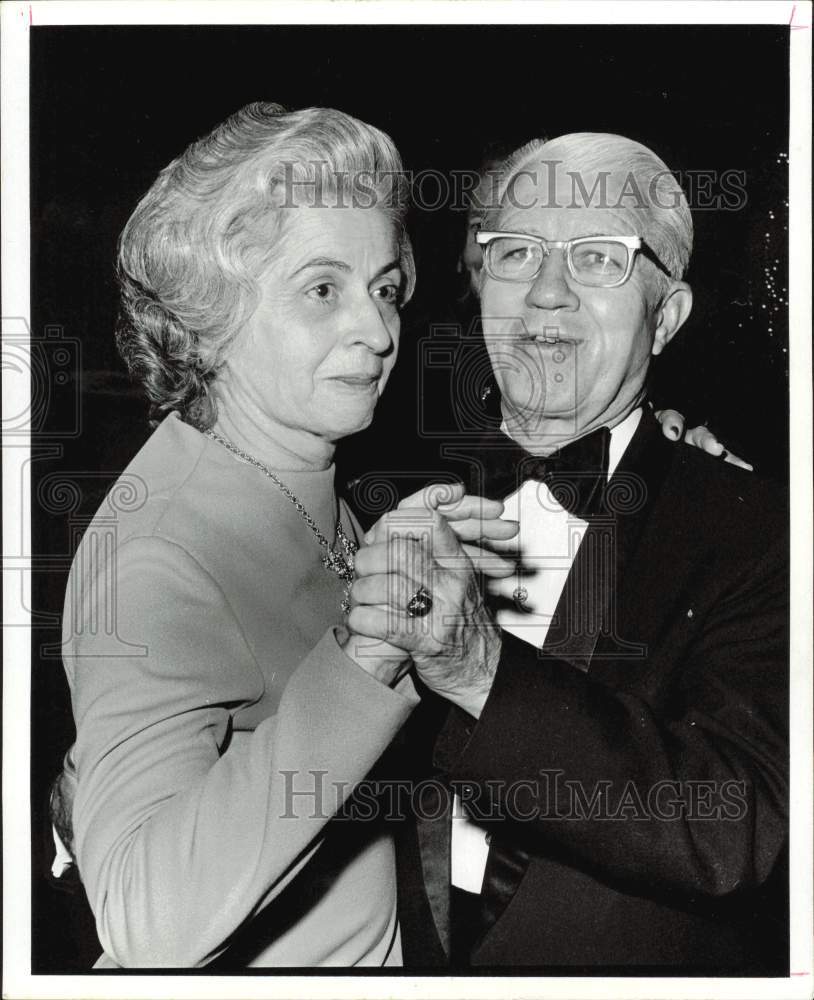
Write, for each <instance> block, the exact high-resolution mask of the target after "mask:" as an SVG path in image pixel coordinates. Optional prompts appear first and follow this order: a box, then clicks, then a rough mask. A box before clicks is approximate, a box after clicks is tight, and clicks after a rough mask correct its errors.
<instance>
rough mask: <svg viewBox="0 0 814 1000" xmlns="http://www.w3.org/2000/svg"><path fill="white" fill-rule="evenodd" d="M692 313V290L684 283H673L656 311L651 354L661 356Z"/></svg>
mask: <svg viewBox="0 0 814 1000" xmlns="http://www.w3.org/2000/svg"><path fill="white" fill-rule="evenodd" d="M691 312H692V289H691V288H690V286H689V285H688V284H687V283H686V281H674V282H673V284H672V285H671V286H670V289H669V291H668V292H667V294H666V295H665V296H664V298H663V299H662V300H661V304H660V305H659V307H658V309H657V310H656V330H655V334H654V337H653V347H652V348H651V352H650V353H651V354H654V355H655V354H661V352H662V351H663V350H664V348H665V347H666V346H667V345H668V344H669V343H670V341H671V340H672V339H673V337H674V336H675V335H676V334H677V333H678V331H679V330H680V329H681V327H682V326H683V325H684V323H685V322H686V321H687V317H688V316H689V315H690V313H691Z"/></svg>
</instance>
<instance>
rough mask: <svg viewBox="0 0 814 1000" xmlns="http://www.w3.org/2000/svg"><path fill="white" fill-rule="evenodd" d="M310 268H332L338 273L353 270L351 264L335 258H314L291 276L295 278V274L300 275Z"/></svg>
mask: <svg viewBox="0 0 814 1000" xmlns="http://www.w3.org/2000/svg"><path fill="white" fill-rule="evenodd" d="M309 267H332V268H335V269H336V270H337V271H350V270H352V268H351V266H350V264H348V263H347V262H346V261H344V260H336V259H335V258H333V257H312V258H311V259H310V260H307V261H306V262H305V263H304V264H301V265H300V266H299V267H298V268H297V269H296V271H292V273H291V276H292V277H294V275H295V274H299V273H300V271H305V270H307V269H308V268H309Z"/></svg>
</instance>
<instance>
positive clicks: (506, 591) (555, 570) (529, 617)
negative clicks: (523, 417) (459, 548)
mask: <svg viewBox="0 0 814 1000" xmlns="http://www.w3.org/2000/svg"><path fill="white" fill-rule="evenodd" d="M641 416H642V411H641V408H639V409H636V410H634V411H633V412H632V413H630V414H628V416H627V417H625V419H624V420H623V421H622V422H621V423H620V424H617V426H616V427H614V428H612V430H611V439H610V452H609V456H608V476H609V477H610V476H612V475H613V473H614V471H615V469H616V466H617V465H618V464H619V461H620V459H621V457H622V455H623V454H624V452H625V450H626V449H627V446H628V445H629V444H630V441H631V439H632V438H633V435H634V433H635V431H636V428H637V427H638V426H639V420H640V419H641ZM505 504H506V509H505V511H504V513H503V517H504V518H508V519H511V520H513V521H519V522H520V533H519V536H518V539H517V540H515V541H516V542H517V543H518V545H519V552H520V560H519V561H520V563H521V565H522V566H523V568H524V572H523V575H522V576H519V575H518V576H510V577H507V578H506V579H504V580H489V581H488V589H489V592H490V593H491V594H493V595H499V596H501V597H504V598H506V599H507V600H506V601H505V605H507V606H505V607H503V608H501V609H500V610H499V611H498V613H497V623H498V625H500V627H501V628H502V629H505V631H507V632H511V633H512V635H515V636H517V637H518V638H519V639H522V640H523V641H524V642H528V643H529V644H530V645H532V646H535V647H536V648H537V649H540V648H542V646H543V644H544V643H545V640H546V635H547V634H548V627H549V625H550V624H551V620H552V618H553V616H554V612H555V610H556V608H557V603H558V601H559V599H560V595H561V594H562V591H563V587H564V586H565V581H566V579H567V577H568V574H569V572H570V571H571V566H572V564H573V562H574V558H575V556H576V554H577V551H578V549H579V546H580V544H581V543H582V539H583V537H584V535H585V530H586V529H587V527H588V523H587V521H583V520H581V519H580V518H578V517H576V516H575V515H573V514H569V512H568V511H567V510H565V508H563V507H562V506H561V505H560V504H559V503H558V502H557V500H555V499H554V496H553V494H552V493H551V491H550V490H549V488H548V486H547V485H546V484H545V483H541V482H538V481H536V480H531V479H529V480H526V482H524V483H523V484H522V486H521V487H520V489H519V490H516V491H515V492H514V493H512V494H510V495H509V496H508V497H507V498H506V500H505ZM521 587H522V588H523V589H524V591H525V594H524V596H523V601H522V605H523V609H524V610H520V609H516V606H515V601H516V598H517V596H518V594H519V593H520V591H519V588H521ZM509 738H511V735H510V734H509ZM488 854H489V843H488V837H487V834H486V831H485V830H484V829H483V828H482V827H481V826H479V825H478V824H477V823H475V822H473V821H472V820H471V819H469V817H468V816H467V815H466V814H465V812H464V809H463V807H462V805H461V801H460V798H459V797H458V796H457V795H456V796H455V798H454V804H453V814H452V884H453V885H456V886H458V887H459V888H460V889H466V890H467V891H468V892H480V891H481V887H482V885H483V874H484V871H485V870H486V858H487V855H488Z"/></svg>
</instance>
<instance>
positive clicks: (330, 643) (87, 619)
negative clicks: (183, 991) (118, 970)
mask: <svg viewBox="0 0 814 1000" xmlns="http://www.w3.org/2000/svg"><path fill="white" fill-rule="evenodd" d="M116 580H117V601H116V607H117V609H118V611H117V617H116V621H115V632H116V637H117V641H116V642H115V643H114V644H112V645H111V642H110V637H109V635H103V634H102V633H103V632H104V631H105V630H104V629H100V628H99V627H98V619H97V618H96V617H95V615H94V611H93V606H94V603H95V601H96V595H95V594H94V584H93V581H88V582H86V584H85V585H84V593H80V594H79V595H78V597H75V598H74V604H73V606H72V607H71V608H70V609H69V610H68V612H67V615H68V616H69V617H70V620H71V622H72V625H71V628H70V637H69V641H68V643H67V646H66V647H65V649H66V654H67V656H68V657H69V658H70V666H69V671H72V672H73V677H74V683H73V703H74V715H75V718H76V726H77V742H76V746H75V750H74V759H75V763H76V771H77V787H76V794H75V800H74V807H73V825H74V833H75V843H76V854H77V863H78V866H79V870H80V873H81V876H82V879H83V882H84V885H85V888H86V890H87V894H88V899H89V901H90V903H91V906H92V908H93V911H94V914H95V916H96V922H97V930H98V933H99V937H100V940H101V942H102V945H103V947H104V949H105V951H106V952H107V954H108V955H109V956H110V957H112V958H113V959H114V960H115V961H116V962H118V963H119V964H120V965H122V966H125V967H145V966H148V967H149V966H151V967H171V966H174V967H193V966H199V965H204V964H206V963H208V962H209V961H211V960H212V959H213V958H214V957H216V956H217V954H218V953H219V952H220V951H222V950H223V948H224V947H225V946H226V944H227V943H228V940H229V938H230V936H231V935H232V934H233V933H234V932H235V931H236V930H237V929H238V928H239V927H240V926H241V925H242V924H244V922H245V921H247V920H249V919H250V918H251V917H252V916H253V914H255V913H256V912H257V911H258V910H260V909H261V908H262V907H264V906H265V905H267V904H268V903H269V902H270V901H271V900H272V899H273V898H274V897H275V895H277V894H278V893H279V892H280V891H281V890H282V888H283V887H284V886H285V885H286V884H287V883H288V882H289V881H290V880H291V879H292V878H293V877H294V875H295V874H296V873H297V872H298V871H299V870H300V869H301V868H302V867H303V865H305V864H306V863H307V861H308V858H309V857H310V856H311V854H312V853H313V852H314V851H315V850H316V849H318V846H319V843H320V835H321V832H322V829H323V827H324V825H325V823H326V822H327V821H328V820H329V819H330V816H331V814H332V812H333V811H335V810H336V808H337V807H338V806H339V805H340V804H341V802H342V800H343V798H344V797H347V796H348V795H349V794H350V792H351V791H352V789H353V787H354V785H355V783H357V782H359V781H360V780H361V779H362V778H363V777H364V776H365V774H366V773H367V772H368V770H369V769H370V768H371V767H372V765H373V764H374V763H375V761H376V759H377V758H378V757H379V755H380V754H381V753H382V751H383V750H384V749H385V748H386V747H387V745H388V744H389V742H390V741H391V739H392V738H393V736H394V735H395V733H396V732H397V731H398V729H399V728H400V727H401V725H402V724H403V722H404V721H405V720H406V718H407V717H408V715H409V714H410V712H411V710H412V708H413V707H414V706H415V704H416V703H417V701H418V698H417V696H416V695H415V692H414V690H412V689H410V688H405V687H404V686H403V685H402V686H400V688H399V690H398V691H396V690H391V689H390V688H388V687H386V686H385V685H383V684H381V683H379V682H378V681H376V680H374V679H373V678H372V677H370V676H369V675H368V674H367V673H366V672H365V671H364V670H362V669H361V668H360V667H358V666H357V665H356V664H355V663H354V662H353V661H351V660H350V659H349V658H348V657H346V656H345V654H344V653H343V652H342V650H341V649H340V648H339V646H338V644H337V642H336V638H335V636H334V634H333V631H332V630H328V631H327V632H326V633H325V634H324V635H323V637H322V639H321V640H320V641H319V642H318V644H317V645H316V647H315V648H314V649H313V650H312V651H311V652H310V653H309V654H308V655H307V656H306V657H305V659H304V660H302V661H301V662H300V663H299V664H298V665H297V667H296V668H295V670H294V671H293V674H292V675H291V677H290V679H289V681H288V683H287V685H286V687H285V689H284V691H283V694H282V697H281V700H280V704H279V709H278V711H277V713H276V715H275V716H273V717H271V718H269V719H266V720H265V721H264V722H262V723H261V724H260V725H259V726H258V727H257V728H256V730H255V731H254V733H252V734H250V735H246V736H245V738H243V739H241V740H240V741H239V742H238V741H237V740H236V741H235V742H234V745H232V746H230V735H231V716H232V713H233V712H234V711H235V710H236V709H237V708H239V707H240V706H242V705H245V704H249V703H251V702H253V701H256V700H257V699H258V698H259V697H260V696H261V695H262V692H263V680H262V674H261V672H260V671H259V669H258V666H257V664H256V662H255V660H254V658H253V656H252V653H251V651H250V649H249V647H248V645H247V643H246V641H245V639H244V636H243V634H242V632H241V629H240V626H239V623H238V621H237V619H236V617H235V615H234V614H233V613H232V611H231V609H230V608H229V606H228V603H227V602H226V600H225V598H224V595H223V593H222V591H221V589H220V588H219V586H218V585H217V583H216V582H215V581H214V580H213V579H212V577H211V576H210V575H209V574H208V573H207V572H206V571H205V570H204V569H203V568H202V567H201V566H200V565H199V564H198V563H197V562H196V561H195V559H194V558H193V557H192V556H191V555H189V554H188V553H187V552H186V551H185V550H184V549H182V548H179V547H178V546H176V545H174V544H173V543H171V542H168V541H166V540H164V539H160V538H155V537H148V538H137V539H131V540H129V541H128V542H126V543H125V544H124V545H122V546H121V548H120V549H119V552H118V565H117V572H116ZM281 627H282V626H281ZM127 641H133V642H134V641H137V642H138V643H140V644H141V645H140V646H133V647H125V646H124V643H125V642H127ZM123 652H124V653H125V654H127V655H121V654H122V653H123ZM315 775H316V776H318V777H315ZM315 782H319V784H320V787H321V788H325V789H329V790H330V794H326V795H325V796H324V797H323V799H322V800H321V801H317V800H316V798H315V795H314V794H313V790H314V789H315V787H316V786H315ZM334 783H336V784H334ZM335 787H336V788H338V789H341V790H342V794H341V795H339V796H338V797H335V796H334V795H333V789H334V788H335ZM303 790H305V794H299V793H302V792H303ZM309 790H310V794H309Z"/></svg>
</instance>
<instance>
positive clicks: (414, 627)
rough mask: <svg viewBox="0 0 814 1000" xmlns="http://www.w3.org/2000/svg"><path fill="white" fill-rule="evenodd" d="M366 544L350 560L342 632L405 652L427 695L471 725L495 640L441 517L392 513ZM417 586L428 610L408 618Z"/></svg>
mask: <svg viewBox="0 0 814 1000" xmlns="http://www.w3.org/2000/svg"><path fill="white" fill-rule="evenodd" d="M466 519H467V518H461V519H459V521H462V520H466ZM369 537H370V544H367V545H365V546H363V547H362V548H361V549H360V550H359V552H358V553H357V555H356V560H355V565H356V579H355V581H354V584H353V587H352V588H351V605H352V606H351V612H350V615H349V616H348V628H349V630H350V631H351V633H353V634H356V635H359V636H370V637H371V638H374V639H381V640H383V641H385V642H387V643H389V644H391V645H393V646H395V647H397V648H400V649H404V650H406V651H409V652H410V654H411V655H412V658H413V662H414V664H415V666H416V669H417V670H418V673H419V676H420V677H421V679H422V681H423V682H424V683H425V684H426V685H427V686H428V687H429V688H431V689H432V690H433V691H435V692H436V693H437V694H439V695H441V696H442V697H444V698H447V699H448V700H449V701H452V702H454V703H455V704H457V705H460V707H461V708H463V709H464V710H465V711H467V712H469V713H470V714H471V715H473V716H474V717H475V718H477V717H478V716H479V715H480V712H481V709H482V707H483V705H484V703H485V701H486V698H487V696H488V694H489V690H490V689H491V686H492V680H493V679H494V675H495V671H496V669H497V663H498V659H499V657H500V648H501V639H500V630H499V629H498V628H497V626H496V625H495V623H494V621H493V620H492V618H491V616H490V615H489V613H488V611H487V610H486V607H485V606H484V603H483V599H482V597H481V593H480V587H479V586H478V580H477V577H476V575H475V570H474V567H473V565H472V561H471V560H470V558H469V556H468V555H467V554H466V552H465V551H464V550H463V548H462V546H461V543H460V542H459V540H458V537H457V536H456V534H455V532H454V531H453V530H452V528H451V526H450V524H449V523H448V522H447V520H446V518H445V516H444V515H443V514H441V513H439V511H438V510H437V509H429V508H427V507H424V506H415V507H407V508H403V509H401V510H395V511H391V512H390V513H389V514H386V515H385V516H384V517H383V518H382V519H381V520H380V521H379V522H378V523H377V525H376V527H375V529H373V531H372V532H370V533H369ZM422 587H423V588H424V589H425V590H426V591H427V592H428V593H429V595H430V598H431V601H432V606H431V609H430V610H429V613H427V614H426V616H418V615H414V616H411V615H410V614H409V613H408V605H409V603H410V600H411V598H413V597H414V596H415V595H416V594H417V592H418V591H419V590H420V588H422Z"/></svg>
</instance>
